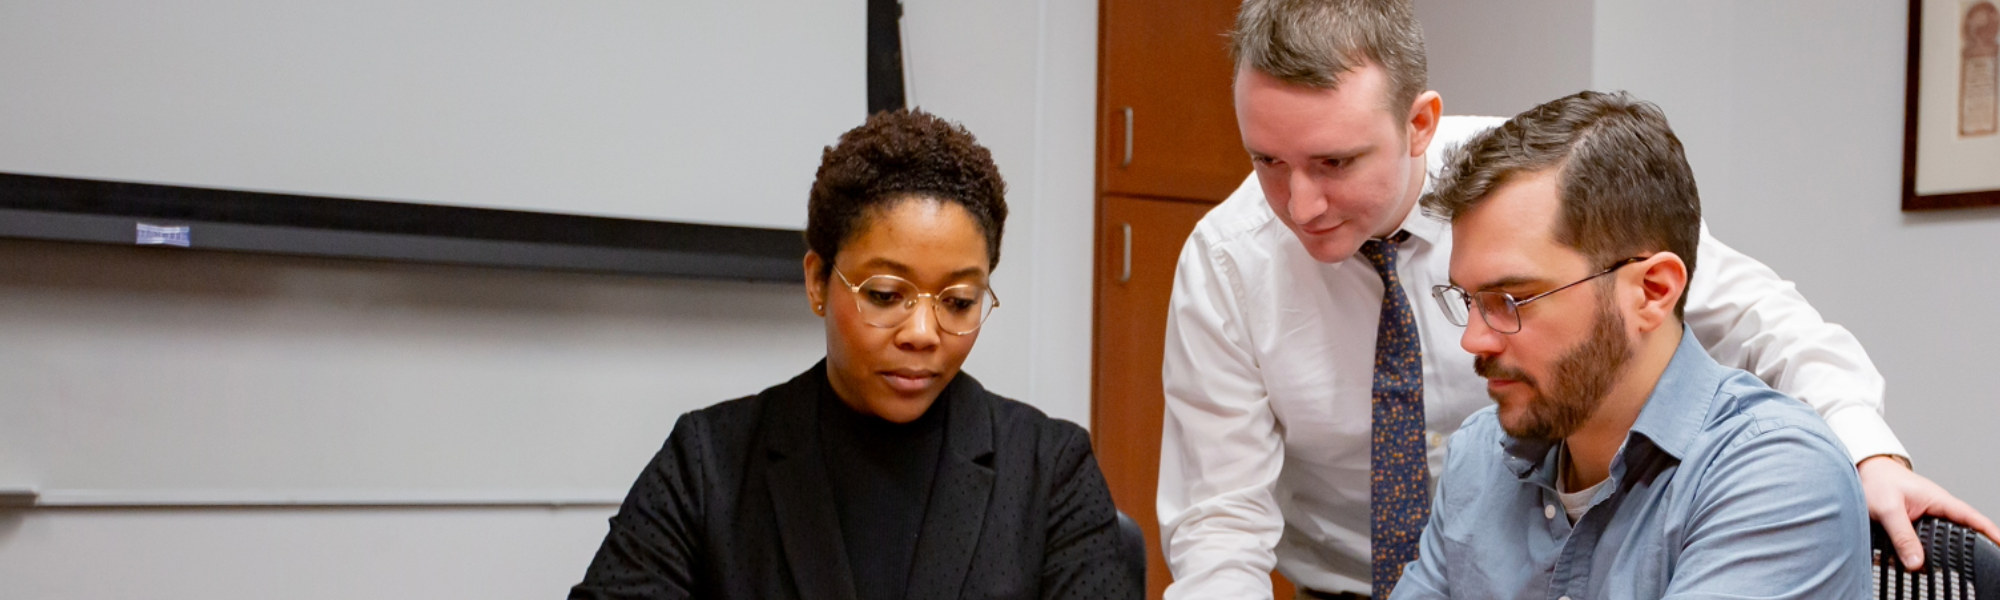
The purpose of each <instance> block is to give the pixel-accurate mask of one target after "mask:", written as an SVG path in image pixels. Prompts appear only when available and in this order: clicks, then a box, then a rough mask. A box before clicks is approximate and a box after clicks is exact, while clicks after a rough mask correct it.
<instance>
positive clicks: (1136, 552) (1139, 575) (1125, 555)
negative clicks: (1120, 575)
mask: <svg viewBox="0 0 2000 600" xmlns="http://www.w3.org/2000/svg"><path fill="white" fill-rule="evenodd" d="M1118 538H1119V539H1118V557H1119V558H1120V559H1123V560H1124V562H1125V571H1126V572H1127V573H1130V574H1131V575H1132V577H1134V578H1136V579H1135V580H1134V583H1133V585H1132V589H1137V590H1143V589H1146V534H1145V532H1143V531H1140V529H1139V523H1138V522H1136V521H1133V520H1132V517H1128V516H1125V511H1122V510H1121V511H1118Z"/></svg>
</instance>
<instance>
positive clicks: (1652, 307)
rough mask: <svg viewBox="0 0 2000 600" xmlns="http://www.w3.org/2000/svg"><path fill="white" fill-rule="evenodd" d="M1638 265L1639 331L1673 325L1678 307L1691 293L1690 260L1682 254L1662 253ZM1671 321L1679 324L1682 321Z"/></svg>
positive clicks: (1676, 324)
mask: <svg viewBox="0 0 2000 600" xmlns="http://www.w3.org/2000/svg"><path fill="white" fill-rule="evenodd" d="M1634 266H1637V267H1639V269H1638V271H1639V281H1638V284H1639V292H1640V302H1639V311H1638V323H1637V324H1638V325H1639V330H1640V331H1652V330H1654V329H1658V328H1659V327H1661V326H1662V325H1666V324H1669V322H1670V320H1669V317H1673V316H1674V306H1675V305H1676V304H1679V303H1680V299H1681V296H1682V295H1683V294H1686V293H1687V263H1685V262H1681V257H1680V255H1678V254H1674V253H1672V252H1661V253H1658V254H1654V255H1652V256H1649V257H1647V258H1646V260H1644V261H1641V262H1640V263H1639V264H1637V265H1634ZM1671 322H1672V324H1673V325H1675V326H1679V322H1678V320H1673V321H1671Z"/></svg>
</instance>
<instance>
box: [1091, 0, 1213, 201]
mask: <svg viewBox="0 0 2000 600" xmlns="http://www.w3.org/2000/svg"><path fill="white" fill-rule="evenodd" d="M1237 5H1238V3H1237V2H1234V1H1228V0H1200V1H1195V2H1189V1H1186V0H1178V1H1166V0H1103V2H1102V4H1100V5H1099V7H1100V10H1101V11H1102V12H1101V15H1100V19H1099V21H1098V27H1099V35H1100V37H1099V40H1098V44H1099V45H1098V48H1099V50H1098V78H1099V79H1098V94H1097V97H1098V109H1099V110H1098V120H1097V122H1098V145H1097V146H1098V149H1099V153H1098V157H1099V158H1098V165H1099V168H1098V171H1097V172H1098V181H1099V183H1100V185H1099V188H1100V189H1101V190H1102V191H1104V192H1109V193H1118V194H1127V195H1133V196H1150V197H1156V198H1180V199H1187V200H1202V201H1208V202H1220V201H1221V200H1222V199H1223V198H1224V197H1227V196H1228V195H1229V192H1230V191H1232V190H1234V189H1236V185H1237V184H1238V183H1241V182H1242V181H1243V176H1244V175H1246V174H1248V173H1249V172H1250V159H1249V156H1248V155H1247V154H1244V152H1243V142H1242V138H1241V137H1240V136H1239V135H1237V132H1236V112H1235V110H1234V109H1233V108H1231V106H1230V91H1229V85H1230V80H1231V77H1232V76H1233V73H1234V69H1233V65H1231V64H1230V62H1229V47H1228V43H1229V40H1228V38H1227V37H1226V36H1227V34H1228V33H1229V29H1230V28H1231V27H1233V26H1234V25H1235V20H1236V7H1237Z"/></svg>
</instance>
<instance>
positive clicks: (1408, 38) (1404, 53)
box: [1229, 0, 1429, 118]
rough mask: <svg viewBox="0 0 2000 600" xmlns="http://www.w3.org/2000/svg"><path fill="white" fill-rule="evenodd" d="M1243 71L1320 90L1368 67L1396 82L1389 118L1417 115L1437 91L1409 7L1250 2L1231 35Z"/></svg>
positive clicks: (1304, 0)
mask: <svg viewBox="0 0 2000 600" xmlns="http://www.w3.org/2000/svg"><path fill="white" fill-rule="evenodd" d="M1229 54H1230V56H1231V58H1234V59H1235V61H1236V68H1238V69H1244V68H1251V69H1256V70H1258V71H1261V72H1263V73H1265V74H1267V75H1270V76H1272V77H1276V78H1278V79H1279V80H1280V81H1284V82H1286V83H1290V84H1294V85H1303V86H1309V87H1314V88H1319V89H1333V87H1334V86H1337V85H1340V76H1341V75H1345V74H1347V73H1348V72H1349V71H1353V70H1354V68H1355V67H1357V66H1360V64H1362V63H1363V62H1364V61H1365V62H1373V63H1375V64H1377V65H1380V66H1381V67H1382V70H1383V71H1384V72H1385V73H1386V74H1387V75H1388V78H1389V97H1388V98H1385V99H1384V100H1385V101H1386V102H1388V103H1389V107H1388V108H1389V111H1390V112H1391V113H1394V114H1396V115H1397V116H1398V118H1402V117H1407V116H1409V111H1410V104H1411V103H1413V102H1416V100H1417V95H1418V94H1422V93H1424V89H1425V88H1426V87H1427V86H1428V85H1429V82H1428V81H1427V78H1428V74H1427V71H1426V69H1427V68H1428V67H1427V66H1426V64H1425V62H1424V31H1423V28H1422V27H1421V26H1419V25H1418V24H1417V17H1416V14H1415V11H1414V10H1413V9H1411V7H1410V2H1409V0H1244V2H1243V8H1242V9H1240V10H1238V11H1237V12H1236V30H1235V31H1231V32H1230V33H1229Z"/></svg>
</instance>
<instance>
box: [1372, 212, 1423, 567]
mask: <svg viewBox="0 0 2000 600" xmlns="http://www.w3.org/2000/svg"><path fill="white" fill-rule="evenodd" d="M1408 239H1410V232H1407V231H1397V232H1396V234H1395V235H1392V236H1389V239H1388V240H1387V241H1384V240H1368V241H1367V243H1364V244H1362V245H1361V254H1362V255H1363V256H1366V257H1368V262H1371V263H1374V264H1375V272H1376V273H1378V274H1380V275H1381V276H1382V322H1381V324H1380V325H1377V326H1376V328H1375V383H1374V394H1373V399H1372V400H1371V404H1372V405H1373V409H1372V411H1371V418H1372V420H1373V423H1374V425H1373V436H1374V437H1373V438H1372V439H1371V440H1370V443H1369V445H1368V463H1369V466H1370V467H1371V470H1372V471H1373V477H1372V478H1371V479H1370V481H1369V484H1368V509H1369V513H1370V519H1369V523H1368V537H1369V548H1370V550H1371V552H1370V554H1371V556H1370V558H1371V559H1373V561H1372V562H1373V563H1374V570H1373V576H1374V581H1373V585H1372V588H1373V589H1372V593H1371V595H1372V596H1373V597H1374V598H1376V600H1383V599H1386V598H1388V597H1389V590H1393V589H1396V580H1398V579H1401V578H1402V577H1403V565H1407V564H1409V563H1410V561H1413V560H1416V559H1417V538H1418V536H1420V535H1422V533H1423V530H1424V521H1425V520H1427V519H1429V518H1430V512H1431V510H1430V509H1431V500H1430V496H1431V494H1430V482H1429V481H1428V478H1429V476H1430V472H1429V468H1430V464H1429V460H1428V459H1426V458H1425V456H1424V363H1423V350H1422V349H1421V348H1419V347H1418V345H1417V319H1416V314H1415V313H1414V312H1412V311H1411V309H1410V298H1409V296H1407V295H1405V294H1404V293H1403V285H1402V282H1401V280H1400V279H1398V278H1397V277H1396V245H1397V244H1401V243H1403V241H1404V240H1408Z"/></svg>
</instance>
